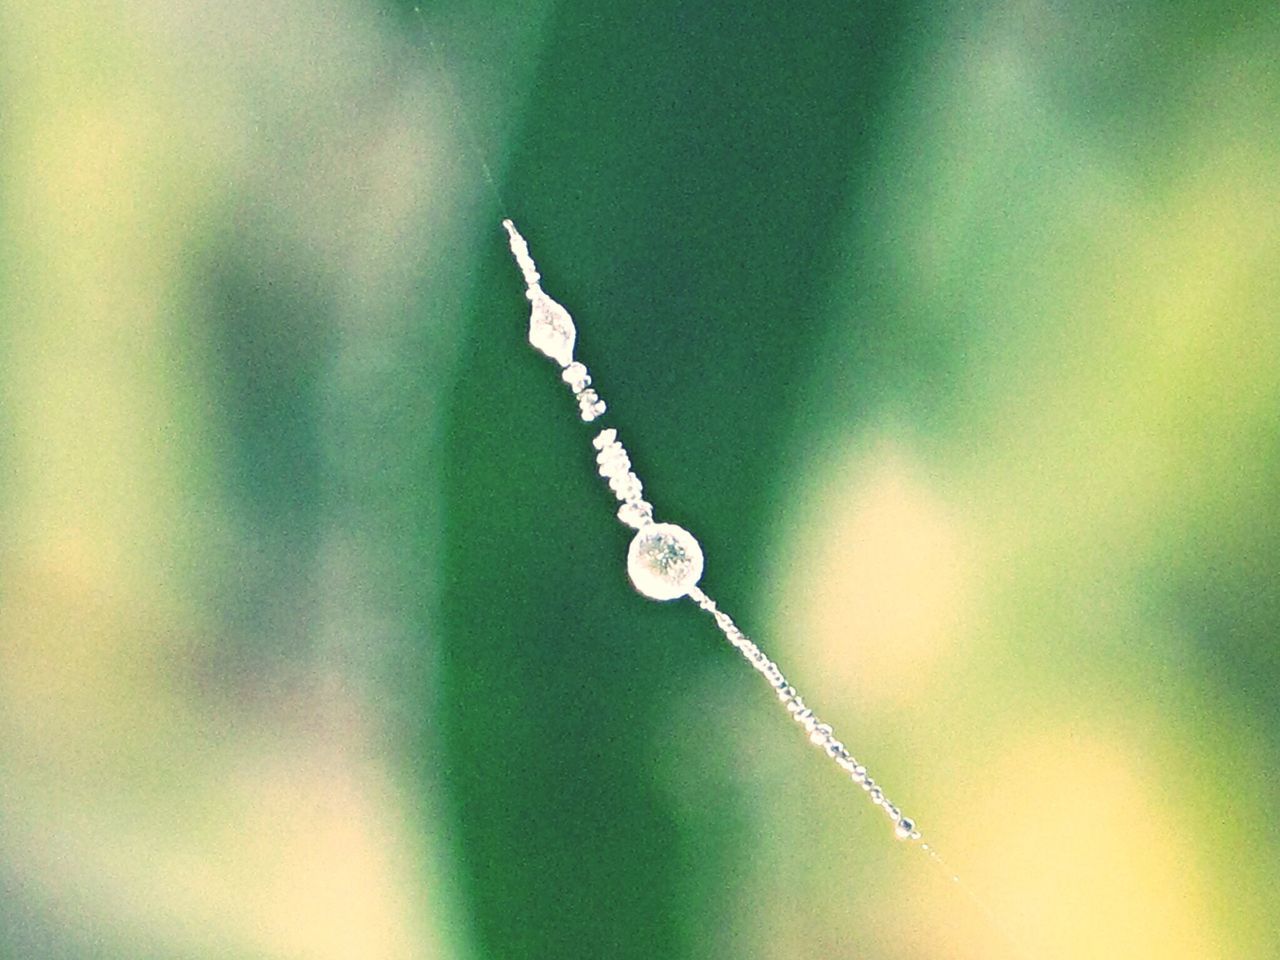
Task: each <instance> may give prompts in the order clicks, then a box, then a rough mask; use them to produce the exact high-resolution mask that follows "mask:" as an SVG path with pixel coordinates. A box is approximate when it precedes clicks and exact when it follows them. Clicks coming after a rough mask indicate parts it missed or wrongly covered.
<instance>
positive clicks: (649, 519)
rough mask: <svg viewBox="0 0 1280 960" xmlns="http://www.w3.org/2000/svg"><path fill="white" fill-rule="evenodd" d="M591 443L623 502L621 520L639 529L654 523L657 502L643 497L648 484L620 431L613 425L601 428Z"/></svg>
mask: <svg viewBox="0 0 1280 960" xmlns="http://www.w3.org/2000/svg"><path fill="white" fill-rule="evenodd" d="M591 445H592V446H593V447H595V448H596V469H597V470H599V472H600V476H602V477H604V479H605V480H606V481H608V483H609V489H610V490H612V491H613V495H614V496H615V497H617V498H618V499H619V500H620V501H622V506H620V507H619V508H618V519H619V520H621V521H622V522H623V523H625V524H626V525H627V526H628V527H632V528H634V529H636V530H639V529H640V528H642V527H646V526H648V525H649V524H651V523H653V504H651V503H649V501H647V500H645V499H644V497H642V496H641V493H642V492H643V490H644V484H642V483H641V482H640V478H639V477H637V476H636V474H635V471H634V470H632V469H631V458H630V457H629V456H627V451H626V448H625V447H623V445H622V443H621V442H619V440H618V431H617V430H615V429H613V428H612V427H608V428H606V429H604V430H601V431H600V432H599V433H597V434H596V436H595V439H594V440H592V441H591Z"/></svg>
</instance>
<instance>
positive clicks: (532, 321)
mask: <svg viewBox="0 0 1280 960" xmlns="http://www.w3.org/2000/svg"><path fill="white" fill-rule="evenodd" d="M502 225H503V227H504V228H505V229H506V231H507V235H508V237H509V240H510V246H511V253H512V255H513V256H514V257H515V261H516V264H517V266H519V268H520V273H521V274H522V275H523V277H524V281H525V286H526V291H525V296H527V297H528V298H529V301H530V304H531V305H532V311H531V314H530V318H529V342H530V343H531V344H532V345H533V346H534V347H535V348H536V349H537V350H539V351H541V352H542V353H544V354H545V355H546V356H548V357H550V358H551V359H552V360H554V361H555V362H556V363H557V364H559V366H560V368H561V372H560V376H561V379H563V380H564V382H565V383H566V384H567V385H568V387H569V389H570V390H572V391H573V394H574V396H575V398H576V399H577V401H578V408H579V413H580V415H581V417H582V419H583V420H584V421H587V422H590V421H592V420H594V419H596V418H597V417H598V416H600V415H601V414H602V413H604V411H605V403H604V401H603V400H601V399H600V397H599V395H598V394H597V393H596V391H595V390H593V389H592V388H591V374H590V373H589V372H588V370H587V368H586V366H585V365H584V364H583V363H581V362H580V361H578V360H576V359H574V356H573V348H574V345H575V342H576V340H577V330H576V328H575V327H574V323H573V318H572V317H571V316H570V315H569V311H568V310H566V309H565V308H564V307H563V306H561V305H560V304H559V303H557V302H556V301H555V300H552V299H551V297H549V296H548V295H547V294H546V292H545V291H544V290H543V289H542V285H541V280H542V277H541V275H540V274H539V273H538V268H537V266H536V265H535V264H534V262H533V257H532V256H531V255H530V253H529V246H528V244H527V243H526V242H525V239H524V237H523V236H521V234H520V232H519V231H518V230H517V229H516V227H515V224H513V223H512V222H511V221H510V220H504V221H503V222H502ZM592 445H593V446H594V447H595V449H596V451H597V452H596V465H597V468H598V470H599V472H600V475H601V476H602V477H604V478H605V480H607V481H608V483H609V489H610V490H612V491H613V494H614V496H615V497H617V499H618V500H619V501H621V503H622V505H621V507H619V508H618V519H619V520H621V521H622V522H623V523H625V524H626V525H627V526H630V527H634V528H636V529H637V530H640V529H644V528H646V527H648V526H649V525H650V524H652V523H653V505H652V504H650V503H649V502H648V501H647V500H645V499H644V498H643V497H642V496H641V492H642V490H643V489H644V485H643V484H642V483H641V482H640V478H639V477H638V476H636V474H635V472H634V471H633V470H632V469H631V458H630V456H628V455H627V451H626V448H625V447H623V445H622V443H621V442H620V441H619V440H618V431H617V430H615V429H613V428H612V427H610V428H607V429H604V430H601V431H600V432H599V433H598V434H597V435H596V436H595V438H594V439H593V440H592ZM681 532H682V534H684V535H685V536H688V537H689V538H690V539H691V540H692V535H691V534H688V533H687V531H681ZM694 544H695V546H696V541H694ZM701 566H702V563H701V551H698V564H697V571H698V572H697V573H695V574H694V576H693V583H692V584H690V585H689V586H688V588H687V589H685V590H684V591H683V592H685V593H686V594H687V595H688V596H689V597H690V598H691V599H692V600H693V601H694V602H696V603H697V604H698V606H700V607H701V608H702V609H703V610H705V611H706V612H707V613H710V614H711V615H712V617H714V618H715V621H716V626H718V627H719V628H720V631H721V632H722V633H723V634H724V635H725V637H726V639H728V641H729V642H730V643H732V644H733V645H734V646H735V647H736V648H737V649H738V651H739V652H740V653H741V654H742V656H743V657H744V658H745V659H746V661H747V662H748V663H749V664H751V666H752V667H754V668H755V669H756V670H757V671H758V672H759V673H760V674H761V675H762V676H763V677H764V678H765V679H766V680H767V681H768V682H769V685H770V686H771V687H773V689H774V691H775V693H776V694H777V696H778V699H779V700H780V701H782V703H783V705H784V706H785V707H786V709H787V712H788V713H789V714H791V717H792V719H794V720H795V721H796V722H797V723H799V724H800V725H801V726H802V727H803V728H804V731H805V733H807V734H808V735H809V741H810V742H811V743H813V744H814V745H815V746H818V747H820V748H822V750H823V751H824V752H825V753H826V754H827V756H829V757H830V758H831V759H832V760H833V761H835V763H836V764H837V765H838V766H839V767H840V769H841V770H842V771H844V772H845V773H846V774H847V775H848V776H849V777H850V779H852V780H853V782H854V783H856V784H857V785H858V786H860V787H861V788H862V789H863V791H865V792H866V794H867V796H868V798H869V799H870V800H871V802H872V803H874V804H875V805H876V806H878V807H880V808H881V809H882V810H883V811H884V812H885V813H886V814H887V815H888V817H889V819H890V820H892V821H893V824H894V833H895V835H896V836H897V837H898V838H899V839H903V840H918V839H920V832H919V831H918V830H916V827H915V824H914V823H913V822H912V821H911V820H909V819H908V818H906V817H904V816H903V815H902V811H901V810H899V809H898V808H897V807H896V806H895V805H894V804H892V803H891V802H890V801H889V798H888V797H886V796H885V795H884V791H883V790H881V789H880V787H879V786H877V785H876V782H875V781H874V780H873V779H871V777H870V776H868V775H867V768H866V767H864V766H863V765H862V764H860V763H858V761H857V760H856V759H854V757H853V755H852V754H850V753H849V751H848V749H847V748H846V747H845V745H844V744H843V743H841V742H840V741H839V740H837V739H836V738H835V736H834V734H833V732H832V729H831V725H830V724H827V723H823V722H822V721H821V720H819V719H818V717H817V716H816V715H815V714H814V712H813V711H812V710H811V709H809V708H808V707H807V706H805V703H804V700H803V699H802V698H801V696H800V694H799V693H798V692H797V691H796V688H795V687H793V686H791V684H790V683H788V682H787V679H786V677H784V676H783V675H782V671H781V670H780V669H778V665H777V664H776V663H774V662H773V661H772V660H770V659H769V658H768V657H767V656H765V654H764V652H763V651H762V650H761V649H760V648H759V647H758V646H756V644H755V643H754V642H753V641H752V640H751V639H750V638H749V637H747V635H746V634H744V633H743V632H742V631H741V630H740V629H738V625H737V624H736V623H734V622H733V619H732V618H731V617H730V616H729V615H728V614H727V613H725V612H724V611H722V610H721V609H720V608H719V607H718V606H717V605H716V603H715V601H714V600H712V599H711V598H710V597H708V596H707V595H706V594H705V593H703V591H702V590H701V589H699V588H698V587H697V585H696V583H697V575H698V574H700V572H701ZM633 579H634V578H633ZM681 586H682V587H683V584H682V585H681ZM651 595H654V596H658V595H656V594H651ZM679 595H680V594H679V593H674V594H666V595H662V596H660V597H658V598H659V599H669V598H671V597H674V596H679Z"/></svg>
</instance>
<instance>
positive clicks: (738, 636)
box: [689, 587, 920, 840]
mask: <svg viewBox="0 0 1280 960" xmlns="http://www.w3.org/2000/svg"><path fill="white" fill-rule="evenodd" d="M689 597H690V599H692V600H693V601H694V603H696V604H697V605H698V606H699V607H701V608H702V609H703V610H705V611H706V612H707V613H709V614H711V616H712V617H713V618H715V621H716V626H717V627H719V628H720V632H721V633H723V634H724V635H725V639H727V640H728V641H729V642H730V643H731V644H733V645H734V646H735V647H736V648H737V649H738V652H739V653H741V654H742V656H743V658H744V659H745V660H746V661H747V663H749V664H751V666H752V667H754V668H755V669H756V671H757V672H758V673H759V674H760V675H761V676H762V677H764V678H765V680H767V681H768V682H769V686H771V687H772V688H773V690H774V693H776V694H777V696H778V699H779V700H780V701H781V702H782V705H783V706H784V707H785V708H786V710H787V713H789V714H791V719H792V720H794V721H796V723H798V724H800V726H801V727H802V728H803V729H804V732H805V733H807V734H808V735H809V742H810V743H812V744H813V745H814V746H816V747H819V748H821V749H822V751H823V752H824V753H826V755H827V756H828V757H830V758H831V759H832V760H833V761H835V763H836V765H837V766H838V767H839V768H840V769H841V770H842V771H843V772H844V773H846V774H847V775H848V776H849V778H850V779H851V780H853V782H854V783H856V784H857V785H858V786H860V787H861V788H862V789H863V791H865V792H866V794H867V797H868V799H870V800H871V802H872V803H874V804H875V805H876V806H878V807H879V808H880V809H882V810H883V811H884V812H885V813H886V814H887V815H888V817H889V819H890V820H892V821H893V825H894V834H895V835H896V836H897V837H898V838H899V839H900V840H919V839H920V831H918V830H917V829H916V825H915V823H913V822H912V821H911V820H910V819H908V818H907V817H904V816H903V815H902V811H901V810H899V809H898V808H897V807H896V806H895V805H894V804H893V803H891V802H890V801H889V798H888V797H886V796H885V795H884V791H883V790H881V789H880V787H879V786H877V784H876V782H875V781H874V780H873V779H871V777H870V776H869V775H868V774H867V768H866V767H864V766H863V765H862V764H860V763H859V762H858V761H857V760H856V759H854V756H853V754H851V753H850V752H849V750H848V748H846V747H845V745H844V744H843V743H841V742H840V741H839V740H838V739H836V737H835V734H834V732H833V731H832V729H831V724H829V723H823V722H822V721H821V720H820V719H818V716H817V714H815V713H814V712H813V711H812V710H811V709H809V707H807V706H805V702H804V699H803V698H802V697H801V696H800V694H799V692H798V691H797V690H796V688H795V687H793V686H791V684H790V683H788V682H787V678H786V677H785V676H783V675H782V671H781V670H780V669H779V668H778V665H777V664H776V663H774V662H773V661H772V660H770V659H769V658H768V656H766V655H765V652H764V651H763V650H761V649H760V648H759V647H758V646H756V644H755V642H754V641H753V640H752V639H751V638H750V637H748V636H747V635H746V634H745V633H743V632H742V630H741V629H739V627H738V625H737V624H736V623H734V622H733V618H732V617H730V616H729V615H728V614H727V613H725V612H724V611H723V610H721V609H720V607H719V606H717V605H716V602H715V601H714V600H712V599H711V598H710V597H709V596H707V595H706V594H705V593H704V592H703V591H702V590H701V588H699V587H694V588H693V589H692V590H690V591H689Z"/></svg>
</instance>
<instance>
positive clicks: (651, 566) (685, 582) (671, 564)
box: [627, 523, 703, 600]
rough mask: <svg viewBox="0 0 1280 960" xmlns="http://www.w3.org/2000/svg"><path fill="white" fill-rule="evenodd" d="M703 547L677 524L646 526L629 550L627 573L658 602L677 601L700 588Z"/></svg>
mask: <svg viewBox="0 0 1280 960" xmlns="http://www.w3.org/2000/svg"><path fill="white" fill-rule="evenodd" d="M702 562H703V561H702V547H701V546H700V545H699V544H698V541H697V539H696V538H695V537H694V536H693V534H691V533H690V532H689V531H688V530H685V529H684V528H683V527H678V526H676V525H675V524H674V523H654V524H650V525H649V526H646V527H643V528H642V529H641V530H640V531H639V532H638V533H636V535H635V537H634V538H632V540H631V547H630V548H629V549H628V550H627V573H628V575H630V577H631V582H632V583H633V584H635V588H636V589H637V590H639V591H640V592H641V593H643V594H644V595H645V596H646V597H651V598H652V599H654V600H675V599H677V598H679V597H683V596H684V595H685V594H687V593H688V592H689V591H690V590H692V589H693V588H694V587H696V586H697V585H698V580H699V579H700V578H701V577H702Z"/></svg>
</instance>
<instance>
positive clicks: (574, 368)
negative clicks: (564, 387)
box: [560, 360, 591, 393]
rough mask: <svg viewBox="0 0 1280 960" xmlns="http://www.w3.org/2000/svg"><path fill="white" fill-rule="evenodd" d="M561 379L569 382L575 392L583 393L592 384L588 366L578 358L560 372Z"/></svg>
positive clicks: (570, 387)
mask: <svg viewBox="0 0 1280 960" xmlns="http://www.w3.org/2000/svg"><path fill="white" fill-rule="evenodd" d="M560 379H561V380H563V381H564V382H565V383H567V384H568V385H569V389H570V390H572V391H573V392H574V393H581V392H582V391H583V390H585V389H586V388H587V387H589V386H591V374H589V373H587V368H586V367H584V366H583V365H582V364H581V363H579V362H578V361H577V360H575V361H573V363H571V364H569V365H568V366H567V367H565V368H564V369H563V370H562V371H561V372H560Z"/></svg>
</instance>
